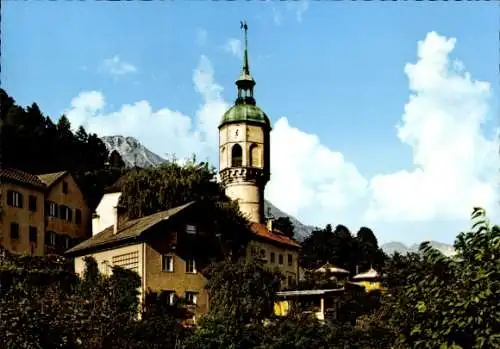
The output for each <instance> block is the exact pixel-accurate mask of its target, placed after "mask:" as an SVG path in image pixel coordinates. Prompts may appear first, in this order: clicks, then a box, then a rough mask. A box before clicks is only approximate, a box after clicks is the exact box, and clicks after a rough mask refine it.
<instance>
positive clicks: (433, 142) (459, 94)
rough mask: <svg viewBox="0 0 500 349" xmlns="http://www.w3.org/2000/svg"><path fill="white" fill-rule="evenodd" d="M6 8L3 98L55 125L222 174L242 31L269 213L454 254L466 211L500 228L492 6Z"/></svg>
mask: <svg viewBox="0 0 500 349" xmlns="http://www.w3.org/2000/svg"><path fill="white" fill-rule="evenodd" d="M2 5H3V6H2V9H1V11H2V23H1V26H2V42H1V45H2V56H1V64H2V71H1V79H2V80H1V83H2V88H4V89H6V91H7V92H8V93H9V94H10V95H11V96H13V97H14V98H15V99H16V101H17V102H18V103H19V104H21V105H29V104H31V103H33V102H36V103H37V104H38V105H39V106H40V108H41V110H42V111H43V112H44V113H46V114H47V115H49V116H50V117H51V118H53V119H54V120H57V119H58V118H59V116H60V115H62V114H66V115H67V116H68V118H69V119H70V121H71V123H72V126H73V127H74V128H76V127H78V126H79V125H83V126H85V127H86V128H87V129H88V130H89V131H91V132H96V133H97V134H98V135H101V136H103V135H117V134H119V135H124V136H133V137H135V138H137V139H138V140H139V141H140V142H141V143H143V144H144V145H145V146H146V147H147V148H149V149H150V150H151V151H153V152H155V153H157V154H158V155H160V156H163V157H169V156H171V154H175V155H176V157H179V158H182V157H186V156H189V155H191V154H193V153H195V154H197V158H198V159H203V160H205V159H208V160H209V161H210V162H211V163H212V164H214V165H217V163H218V160H217V157H218V155H217V154H218V152H217V149H218V129H217V126H218V123H219V121H220V118H221V116H222V114H223V113H224V111H225V110H226V109H228V108H229V107H230V106H231V105H232V103H233V102H234V99H235V97H236V88H235V85H234V81H235V80H236V78H237V77H238V75H239V72H240V70H241V54H242V32H241V30H240V24H239V23H240V20H246V21H247V23H248V27H249V30H248V36H249V55H250V69H251V72H252V75H253V76H254V78H255V80H256V82H257V85H256V87H255V96H256V100H257V103H258V105H259V106H260V107H261V108H262V109H263V110H264V111H265V112H266V113H267V114H268V115H269V117H270V119H271V122H272V125H273V131H272V133H271V181H270V183H269V184H268V186H267V187H266V193H265V195H266V197H267V198H268V199H269V200H270V201H271V202H272V203H273V204H275V205H276V206H277V207H279V208H280V209H281V210H283V211H285V212H287V213H289V214H291V215H294V216H295V217H297V218H298V219H299V220H300V221H302V222H303V223H305V224H310V225H315V226H324V225H325V224H327V223H330V224H332V225H333V226H335V225H337V224H344V225H346V226H347V227H348V228H349V229H350V230H351V231H353V232H356V231H357V230H358V229H359V228H360V227H361V226H368V227H370V228H372V229H373V231H374V232H375V234H376V235H377V237H378V239H379V242H382V243H383V242H388V241H394V240H396V241H401V242H403V243H407V244H411V243H418V242H421V241H423V240H435V241H440V242H445V243H452V242H453V241H454V238H455V236H456V235H457V233H458V232H460V231H463V230H467V229H468V228H469V226H470V220H469V217H470V213H471V211H472V207H473V206H481V207H484V208H486V209H487V212H488V213H489V216H490V218H491V220H492V221H493V222H494V223H495V219H497V218H500V213H499V199H500V198H499V197H498V193H499V191H498V189H499V188H498V184H499V183H500V181H499V179H500V178H498V176H499V168H500V161H499V159H500V158H499V156H498V149H499V148H498V142H497V139H498V127H499V123H498V120H499V119H498V116H499V98H498V96H499V84H498V82H499V77H498V63H499V42H498V31H499V29H500V27H499V12H498V10H499V5H498V4H495V3H493V2H472V3H471V2H468V3H463V2H459V3H449V2H432V3H429V2H426V3H422V2H347V1H346V2H330V1H322V2H306V1H295V2H274V1H273V2H243V1H241V2H188V1H185V2H183V1H176V2H163V1H153V2H142V1H140V2H139V1H138V2H129V1H127V2H91V1H88V2H61V1H58V2H35V1H31V2H20V1H19V2H18V1H7V2H3V3H2ZM496 222H500V219H498V220H497V221H496Z"/></svg>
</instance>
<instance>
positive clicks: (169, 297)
mask: <svg viewBox="0 0 500 349" xmlns="http://www.w3.org/2000/svg"><path fill="white" fill-rule="evenodd" d="M163 294H164V297H165V302H166V303H167V305H174V301H175V291H171V290H169V291H164V293H163Z"/></svg>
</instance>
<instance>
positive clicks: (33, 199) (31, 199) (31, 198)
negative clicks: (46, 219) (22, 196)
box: [28, 195, 36, 212]
mask: <svg viewBox="0 0 500 349" xmlns="http://www.w3.org/2000/svg"><path fill="white" fill-rule="evenodd" d="M28 209H29V210H30V211H31V212H36V196H34V195H30V196H29V200H28Z"/></svg>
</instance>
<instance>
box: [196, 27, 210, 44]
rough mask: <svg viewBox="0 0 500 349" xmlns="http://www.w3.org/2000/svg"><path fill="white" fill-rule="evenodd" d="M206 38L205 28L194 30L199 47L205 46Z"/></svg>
mask: <svg viewBox="0 0 500 349" xmlns="http://www.w3.org/2000/svg"><path fill="white" fill-rule="evenodd" d="M207 40H208V33H207V31H206V30H205V29H203V28H199V29H198V30H197V31H196V44H197V45H198V46H200V47H202V46H205V45H206V43H207Z"/></svg>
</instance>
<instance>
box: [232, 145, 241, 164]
mask: <svg viewBox="0 0 500 349" xmlns="http://www.w3.org/2000/svg"><path fill="white" fill-rule="evenodd" d="M242 163H243V151H242V150H241V146H240V145H239V144H235V145H233V148H232V149H231V166H232V167H241V165H242Z"/></svg>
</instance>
